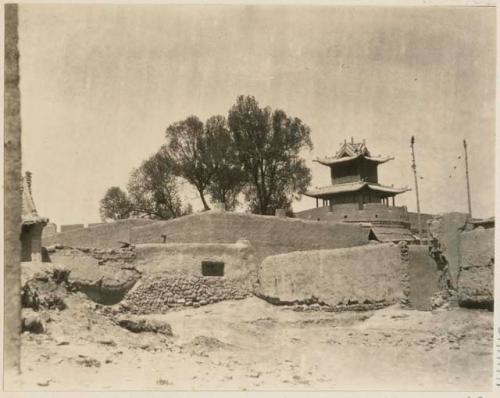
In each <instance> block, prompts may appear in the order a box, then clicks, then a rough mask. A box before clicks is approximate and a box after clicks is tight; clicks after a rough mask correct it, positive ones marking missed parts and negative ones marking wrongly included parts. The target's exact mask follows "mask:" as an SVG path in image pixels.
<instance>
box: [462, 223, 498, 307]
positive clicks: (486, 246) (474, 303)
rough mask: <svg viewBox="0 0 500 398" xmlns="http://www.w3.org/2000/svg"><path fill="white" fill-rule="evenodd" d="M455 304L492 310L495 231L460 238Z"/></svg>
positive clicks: (489, 230) (473, 231)
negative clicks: (456, 299) (456, 302)
mask: <svg viewBox="0 0 500 398" xmlns="http://www.w3.org/2000/svg"><path fill="white" fill-rule="evenodd" d="M460 255H461V260H460V272H459V276H458V302H459V305H461V306H463V307H472V308H488V309H490V310H493V299H494V262H495V230H494V229H482V228H477V229H475V230H472V231H468V232H463V233H462V234H461V235H460Z"/></svg>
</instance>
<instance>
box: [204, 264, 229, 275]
mask: <svg viewBox="0 0 500 398" xmlns="http://www.w3.org/2000/svg"><path fill="white" fill-rule="evenodd" d="M201 274H202V275H203V276H224V263H223V262H222V261H202V262H201Z"/></svg>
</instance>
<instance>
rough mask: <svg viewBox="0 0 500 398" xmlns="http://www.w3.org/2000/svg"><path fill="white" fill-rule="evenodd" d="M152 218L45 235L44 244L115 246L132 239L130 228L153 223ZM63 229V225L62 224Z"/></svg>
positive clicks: (122, 221)
mask: <svg viewBox="0 0 500 398" xmlns="http://www.w3.org/2000/svg"><path fill="white" fill-rule="evenodd" d="M151 223H153V221H151V220H143V219H130V220H120V221H115V222H112V223H105V224H102V225H96V226H93V227H89V228H79V229H75V230H70V231H66V232H59V233H57V234H55V235H51V236H43V240H42V242H43V246H51V245H64V246H71V247H95V248H113V247H119V243H118V241H125V242H129V241H130V230H131V229H132V228H134V227H137V226H142V225H146V224H151ZM61 231H62V226H61Z"/></svg>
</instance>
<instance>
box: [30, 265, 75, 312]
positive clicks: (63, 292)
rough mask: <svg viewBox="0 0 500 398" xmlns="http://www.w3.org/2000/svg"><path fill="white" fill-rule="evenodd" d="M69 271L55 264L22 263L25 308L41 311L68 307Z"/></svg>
mask: <svg viewBox="0 0 500 398" xmlns="http://www.w3.org/2000/svg"><path fill="white" fill-rule="evenodd" d="M67 277H68V271H67V270H65V269H64V268H63V267H61V266H58V265H53V264H44V263H33V262H26V263H22V264H21V303H22V306H23V307H24V308H32V309H33V310H35V311H39V310H40V309H42V308H45V309H58V310H63V309H65V308H66V303H65V301H64V298H65V297H67V295H68V291H67V289H66V285H65V283H66V281H67Z"/></svg>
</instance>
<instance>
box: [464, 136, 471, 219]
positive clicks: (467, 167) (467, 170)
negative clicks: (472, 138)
mask: <svg viewBox="0 0 500 398" xmlns="http://www.w3.org/2000/svg"><path fill="white" fill-rule="evenodd" d="M464 151H465V179H466V180H467V204H468V206H469V218H472V205H471V201H470V183H469V160H468V159H467V141H465V140H464Z"/></svg>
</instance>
